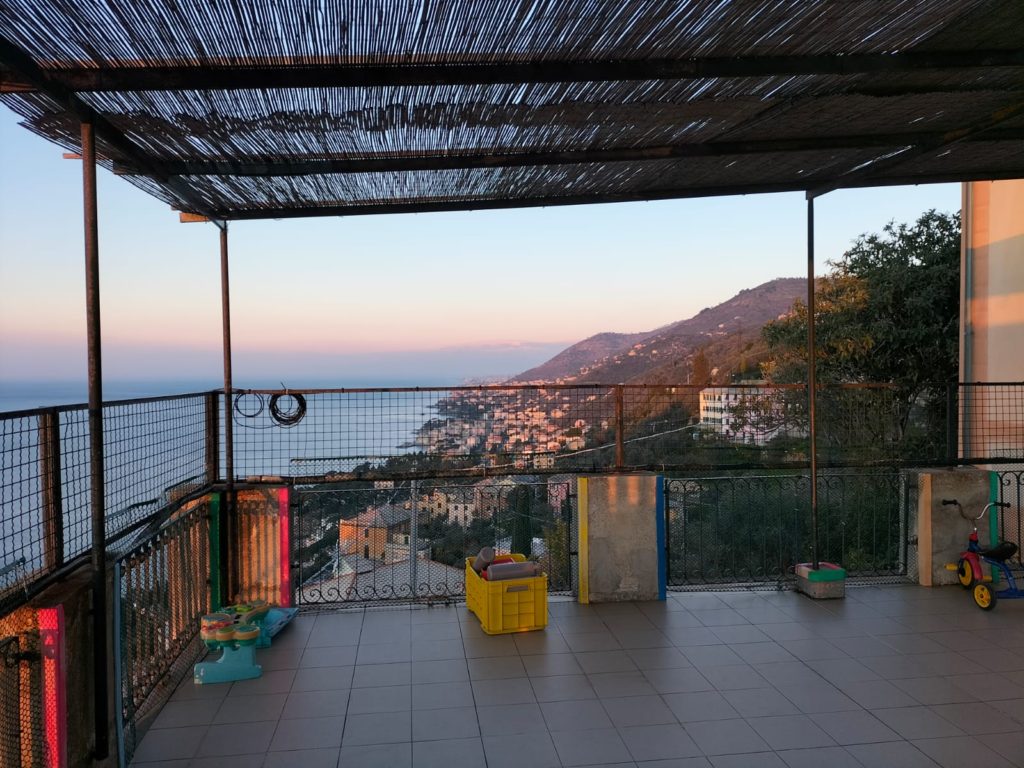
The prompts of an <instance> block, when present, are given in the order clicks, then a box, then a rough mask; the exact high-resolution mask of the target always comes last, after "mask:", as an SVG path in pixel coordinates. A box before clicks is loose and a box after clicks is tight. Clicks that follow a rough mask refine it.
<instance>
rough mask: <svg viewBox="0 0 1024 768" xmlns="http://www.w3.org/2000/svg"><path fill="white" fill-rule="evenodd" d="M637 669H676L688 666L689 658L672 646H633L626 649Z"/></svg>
mask: <svg viewBox="0 0 1024 768" xmlns="http://www.w3.org/2000/svg"><path fill="white" fill-rule="evenodd" d="M626 653H627V654H629V658H631V659H632V660H633V663H634V664H636V666H637V668H638V669H641V670H649V669H677V668H680V667H689V666H692V665H691V664H690V660H689V659H687V658H686V656H684V655H683V653H682V651H680V650H679V649H678V648H674V647H665V648H634V649H630V650H627V651H626Z"/></svg>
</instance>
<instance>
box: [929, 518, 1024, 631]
mask: <svg viewBox="0 0 1024 768" xmlns="http://www.w3.org/2000/svg"><path fill="white" fill-rule="evenodd" d="M942 506H944V507H948V506H955V507H956V508H957V509H959V510H960V516H961V517H963V516H964V510H963V507H961V506H960V503H959V502H958V501H957V500H956V499H943V500H942ZM1009 506H1010V505H1009V504H1007V503H1005V502H997V501H993V502H991V503H989V504H986V505H985V508H984V509H982V510H981V514H980V515H978V516H977V517H976V518H974V519H973V522H974V523H975V525H974V529H973V530H972V531H971V535H970V537H969V538H968V540H967V549H965V550H964V551H963V552H961V553H960V560H959V561H958V562H957V564H956V575H957V580H958V581H959V582H960V586H962V587H963V588H964V589H969V590H971V594H972V596H973V597H974V602H975V604H976V605H977V606H978V607H979V608H981V609H982V610H983V611H991V610H992V609H993V608H995V607H996V601H997V600H998V599H999V598H1002V599H1004V600H1016V599H1019V598H1022V597H1024V590H1021V589H1018V588H1017V581H1016V579H1015V578H1014V576H1013V571H1012V570H1010V567H1009V566H1008V565H1007V564H1006V561H1007V560H1009V559H1010V558H1011V557H1013V556H1014V555H1015V554H1017V545H1016V544H1014V543H1013V542H1012V541H1003V542H1000V543H998V544H996V545H995V546H994V547H989V548H988V549H982V548H981V545H980V544H979V542H978V526H977V522H978V520H981V518H983V517H984V516H985V515H986V514H987V513H988V511H989V510H990V509H992V508H994V507H998V508H1001V509H1006V508H1008V507H1009ZM994 530H995V528H994V527H993V531H994ZM982 562H985V563H988V564H989V565H990V566H992V567H993V568H995V569H997V570H999V571H1000V572H1001V573H1002V574H1003V577H1004V578H1005V579H1006V583H1007V585H1008V586H1007V587H1006V589H1000V590H998V591H997V590H996V589H995V588H994V587H993V579H992V578H988V577H986V576H985V572H984V571H983V570H982V567H981V564H982ZM946 567H947V568H950V570H952V569H953V568H952V565H947V566H946Z"/></svg>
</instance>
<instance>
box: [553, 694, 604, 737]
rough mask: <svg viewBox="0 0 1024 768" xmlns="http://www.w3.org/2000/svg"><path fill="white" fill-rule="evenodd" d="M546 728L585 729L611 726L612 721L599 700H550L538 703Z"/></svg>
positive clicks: (559, 729)
mask: <svg viewBox="0 0 1024 768" xmlns="http://www.w3.org/2000/svg"><path fill="white" fill-rule="evenodd" d="M540 709H541V712H542V713H543V715H544V722H546V723H547V727H548V730H549V731H551V732H555V731H586V730H592V729H594V728H611V727H612V725H613V724H612V721H611V719H610V718H609V717H608V713H607V712H605V710H604V707H602V706H601V703H600V702H599V701H596V700H593V701H551V702H547V703H544V704H541V705H540Z"/></svg>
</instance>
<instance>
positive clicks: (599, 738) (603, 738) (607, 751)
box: [551, 728, 632, 766]
mask: <svg viewBox="0 0 1024 768" xmlns="http://www.w3.org/2000/svg"><path fill="white" fill-rule="evenodd" d="M551 740H552V741H553V742H554V744H555V750H556V751H557V752H558V757H559V759H560V760H561V761H562V765H564V766H576V765H598V764H600V763H613V762H620V763H621V762H626V761H630V760H632V757H631V756H630V753H629V750H628V749H627V748H626V745H625V743H624V742H623V741H622V738H621V737H620V736H619V733H618V731H616V730H615V729H614V728H602V729H598V730H589V731H559V732H557V733H552V734H551Z"/></svg>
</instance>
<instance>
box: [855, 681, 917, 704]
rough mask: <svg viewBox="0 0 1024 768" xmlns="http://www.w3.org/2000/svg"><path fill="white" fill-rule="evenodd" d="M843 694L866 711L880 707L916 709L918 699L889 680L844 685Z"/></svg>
mask: <svg viewBox="0 0 1024 768" xmlns="http://www.w3.org/2000/svg"><path fill="white" fill-rule="evenodd" d="M843 693H844V694H846V695H847V696H849V697H850V698H851V699H853V700H854V701H855V702H857V703H858V704H860V705H861V706H862V707H864V708H865V709H877V708H878V707H916V706H918V705H919V702H918V701H917V699H915V698H914V697H913V696H911V695H910V694H909V693H907V692H906V691H904V690H902V689H901V688H897V687H896V686H895V685H893V684H892V683H890V682H889V681H888V680H864V681H862V682H859V683H844V684H843Z"/></svg>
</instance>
